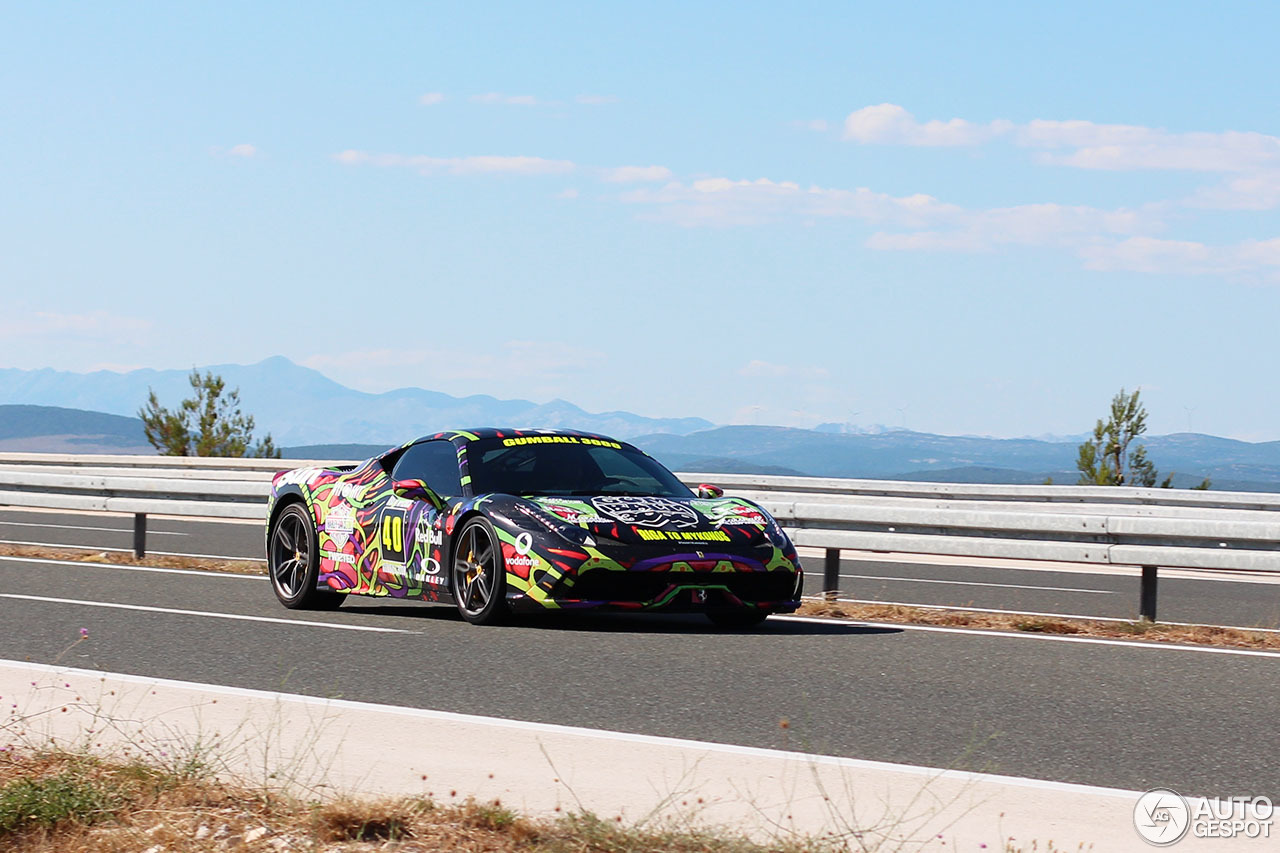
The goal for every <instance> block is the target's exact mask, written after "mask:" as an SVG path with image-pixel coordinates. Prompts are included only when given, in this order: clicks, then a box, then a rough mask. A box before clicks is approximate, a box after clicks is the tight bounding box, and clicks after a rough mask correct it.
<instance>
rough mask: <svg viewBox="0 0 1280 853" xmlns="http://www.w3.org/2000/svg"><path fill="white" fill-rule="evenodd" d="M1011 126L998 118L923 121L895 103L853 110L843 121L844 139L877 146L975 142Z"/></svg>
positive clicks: (993, 135) (1003, 131)
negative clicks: (977, 120) (978, 121)
mask: <svg viewBox="0 0 1280 853" xmlns="http://www.w3.org/2000/svg"><path fill="white" fill-rule="evenodd" d="M1012 127H1013V125H1012V123H1010V122H1007V121H1003V120H997V121H993V122H991V123H990V124H974V123H972V122H969V121H965V120H964V119H961V118H953V119H950V120H948V121H939V120H937V119H933V120H932V121H927V122H924V123H923V124H922V123H920V122H918V121H916V119H915V116H913V115H912V114H911V113H909V112H908V111H907V110H906V109H905V108H904V107H900V106H898V105H897V104H877V105H875V106H872V107H863V108H862V109H860V110H855V111H853V112H851V113H849V115H848V116H847V117H846V118H845V120H844V138H845V139H851V140H853V141H855V142H862V143H874V144H879V145H925V146H943V145H946V146H952V145H977V144H979V143H982V142H986V141H988V140H990V139H993V138H995V137H996V136H999V135H1001V134H1003V133H1007V132H1008V131H1009V129H1010V128H1012Z"/></svg>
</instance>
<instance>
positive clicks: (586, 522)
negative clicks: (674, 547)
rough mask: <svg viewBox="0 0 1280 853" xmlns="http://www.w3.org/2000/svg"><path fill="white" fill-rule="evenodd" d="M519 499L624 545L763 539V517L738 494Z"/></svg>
mask: <svg viewBox="0 0 1280 853" xmlns="http://www.w3.org/2000/svg"><path fill="white" fill-rule="evenodd" d="M522 502H523V503H524V504H525V505H527V506H529V507H530V508H531V509H535V510H537V511H540V512H542V513H545V514H546V515H548V516H550V517H551V518H554V519H557V520H559V521H560V522H563V523H567V524H571V525H574V526H577V527H581V528H583V529H585V530H586V531H588V532H589V533H591V535H592V536H596V537H600V538H607V539H614V540H617V541H620V542H625V543H627V544H664V543H684V544H692V543H704V544H706V545H708V546H712V547H714V545H716V544H722V545H723V544H728V543H738V544H750V543H752V542H754V541H757V540H760V539H763V538H765V532H764V531H765V527H766V526H767V525H768V523H769V517H768V516H767V515H766V514H765V513H764V511H763V510H761V509H760V508H759V507H758V506H756V505H755V504H753V503H751V502H749V501H745V500H742V499H739V498H713V499H708V498H665V497H650V496H632V495H608V494H605V495H596V496H594V497H572V498H557V497H531V498H524V499H522Z"/></svg>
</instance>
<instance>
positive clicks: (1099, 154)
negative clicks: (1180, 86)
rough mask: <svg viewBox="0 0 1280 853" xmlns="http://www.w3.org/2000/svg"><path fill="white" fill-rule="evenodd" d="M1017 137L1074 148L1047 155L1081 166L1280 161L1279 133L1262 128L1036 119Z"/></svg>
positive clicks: (1228, 166) (1187, 167) (1232, 165)
mask: <svg viewBox="0 0 1280 853" xmlns="http://www.w3.org/2000/svg"><path fill="white" fill-rule="evenodd" d="M1017 141H1018V144H1020V145H1025V146H1030V147H1037V148H1049V149H1056V148H1073V149H1075V150H1074V151H1071V152H1070V153H1067V154H1046V155H1045V157H1044V159H1045V161H1046V162H1049V163H1054V164H1058V165H1064V166H1075V167H1076V168H1080V169H1111V170H1136V169H1164V170H1171V171H1195V172H1246V171H1250V170H1253V169H1256V168H1259V167H1263V166H1268V165H1272V166H1274V165H1280V138H1277V137H1274V136H1267V135H1266V134H1262V133H1241V132H1237V131H1227V132H1225V133H1204V132H1193V133H1170V132H1169V131H1166V130H1162V129H1160V128H1151V127H1140V126H1136V125H1119V124H1110V125H1108V124H1094V123H1093V122H1090V121H1044V120H1036V121H1032V122H1029V123H1028V124H1027V125H1026V126H1025V127H1022V128H1019V130H1018V133H1017Z"/></svg>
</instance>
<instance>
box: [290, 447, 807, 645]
mask: <svg viewBox="0 0 1280 853" xmlns="http://www.w3.org/2000/svg"><path fill="white" fill-rule="evenodd" d="M268 501H269V502H268V511H267V531H266V546H267V563H268V570H269V573H270V577H271V585H272V588H273V589H274V590H275V594H276V597H277V598H279V600H280V602H281V603H282V604H283V605H284V606H285V607H290V608H334V607H338V606H340V605H341V604H342V602H343V601H344V600H345V599H346V597H347V596H348V595H372V596H391V597H394V598H406V599H418V600H423V601H430V602H439V603H443V604H449V603H452V604H454V605H456V606H457V608H458V611H459V613H461V614H462V618H464V619H466V620H467V621H468V622H473V623H476V624H487V623H494V622H498V621H500V620H502V619H503V618H504V617H506V616H508V615H509V614H512V613H520V612H530V611H554V610H574V609H584V608H592V609H606V610H620V611H654V610H663V611H682V612H700V613H705V614H706V615H707V616H708V617H709V618H710V619H711V621H712V622H715V623H716V624H718V625H722V626H726V627H750V626H752V625H756V624H758V623H760V622H762V621H764V619H765V618H767V617H768V616H769V614H771V613H785V612H791V611H793V610H795V609H796V608H797V607H798V606H799V604H800V588H801V581H802V574H801V568H800V561H799V559H798V558H797V556H796V550H795V548H794V547H793V546H792V544H791V541H790V540H789V539H788V538H787V535H786V534H785V533H784V532H783V530H782V528H781V527H779V526H778V523H777V522H776V521H774V519H773V518H772V517H771V516H770V515H769V514H768V513H767V512H765V510H764V509H762V508H761V507H760V506H759V505H757V504H755V503H753V502H751V501H749V500H744V499H741V498H730V497H724V495H723V492H722V491H721V490H720V489H718V488H716V487H714V486H708V485H702V486H699V487H698V490H697V493H696V494H695V493H694V492H693V491H691V490H690V489H689V488H688V487H687V486H685V485H684V484H683V483H681V482H680V480H679V479H678V478H677V477H676V476H675V475H674V474H672V473H671V472H670V471H668V470H667V469H666V468H665V467H663V465H662V464H661V463H659V462H658V461H657V460H656V459H654V458H653V457H651V456H649V455H648V454H646V453H644V452H643V451H642V450H639V449H638V448H636V447H633V446H631V445H630V444H627V443H625V442H622V441H616V440H614V439H612V438H608V437H606V436H603V435H594V434H591V433H586V432H578V431H573V430H520V429H493V428H486V429H472V430H456V431H450V432H440V433H436V434H435V435H430V436H425V437H423V438H420V439H417V440H416V441H411V442H409V443H407V444H404V445H402V446H400V447H396V448H393V449H391V450H388V451H387V452H385V453H383V454H381V455H379V456H375V457H373V458H371V459H368V460H366V461H364V462H361V463H359V464H357V465H346V466H337V467H327V468H298V469H295V470H293V471H286V472H283V473H280V474H277V475H276V476H275V478H274V479H273V481H272V484H271V495H270V498H269V499H268Z"/></svg>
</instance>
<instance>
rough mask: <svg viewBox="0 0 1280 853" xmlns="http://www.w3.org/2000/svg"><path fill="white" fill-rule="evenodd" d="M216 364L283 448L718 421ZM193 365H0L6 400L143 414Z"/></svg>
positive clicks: (615, 431)
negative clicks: (457, 433)
mask: <svg viewBox="0 0 1280 853" xmlns="http://www.w3.org/2000/svg"><path fill="white" fill-rule="evenodd" d="M201 370H202V371H203V370H210V371H212V372H213V373H216V374H218V375H219V376H221V377H222V378H223V379H225V380H226V382H227V387H228V388H237V387H238V388H239V389H240V401H241V403H242V407H243V410H244V411H245V412H247V413H250V414H252V415H253V416H254V419H255V421H256V423H257V428H258V433H259V434H261V433H264V432H270V433H271V435H272V438H274V439H275V443H276V445H277V446H287V445H291V444H321V443H335V442H344V443H347V442H360V443H369V444H380V445H382V446H388V445H392V444H399V443H400V442H403V441H405V440H406V439H407V438H410V437H416V436H419V435H425V434H427V433H432V432H436V431H438V430H441V429H448V428H451V427H457V426H459V425H472V426H479V425H483V424H506V425H510V426H544V427H568V428H574V429H584V430H594V431H597V432H602V433H606V434H608V435H614V436H617V437H618V438H631V437H634V436H637V435H647V434H650V433H688V432H694V431H695V430H701V429H707V428H709V427H711V426H713V424H712V423H711V422H710V421H707V420H703V419H702V418H647V417H644V416H642V415H635V414H632V413H631V412H587V411H585V410H583V409H580V408H578V407H577V406H575V405H573V404H572V403H568V402H565V401H564V400H552V401H551V402H549V403H533V402H530V401H529V400H499V399H497V398H495V397H489V396H486V395H475V396H471V397H454V396H451V395H449V394H443V393H440V392H439V391H426V390H423V389H421V388H399V389H396V390H394V391H387V392H385V393H383V394H369V393H365V392H363V391H355V390H353V389H351V388H347V387H346V386H344V385H340V384H338V383H337V382H334V381H333V380H331V379H329V378H327V377H325V376H324V375H323V374H321V373H320V372H318V371H315V370H312V369H310V368H307V367H302V366H300V365H297V364H294V363H293V362H291V361H289V360H288V359H287V358H283V357H279V356H277V357H274V358H268V359H266V360H265V361H260V362H258V363H257V364H250V365H240V364H218V365H213V366H212V367H208V368H201ZM188 376H190V371H186V370H150V369H147V370H133V371H130V372H128V373H116V372H113V371H107V370H101V371H97V372H95V373H68V372H65V371H58V370H52V369H47V368H46V369H44V370H18V369H16V368H8V369H0V404H27V405H39V406H57V407H64V408H72V409H88V410H92V411H96V412H107V413H111V414H115V415H123V416H126V417H129V416H134V415H136V414H137V412H138V409H140V408H141V407H142V405H143V404H144V403H145V402H146V400H147V393H148V389H152V388H153V389H155V392H156V394H157V395H158V396H159V398H160V402H161V404H162V405H166V406H170V407H172V406H174V405H176V404H177V403H178V401H180V400H182V399H184V398H185V397H187V396H189V395H190V393H191V386H190V385H189V384H188Z"/></svg>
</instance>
